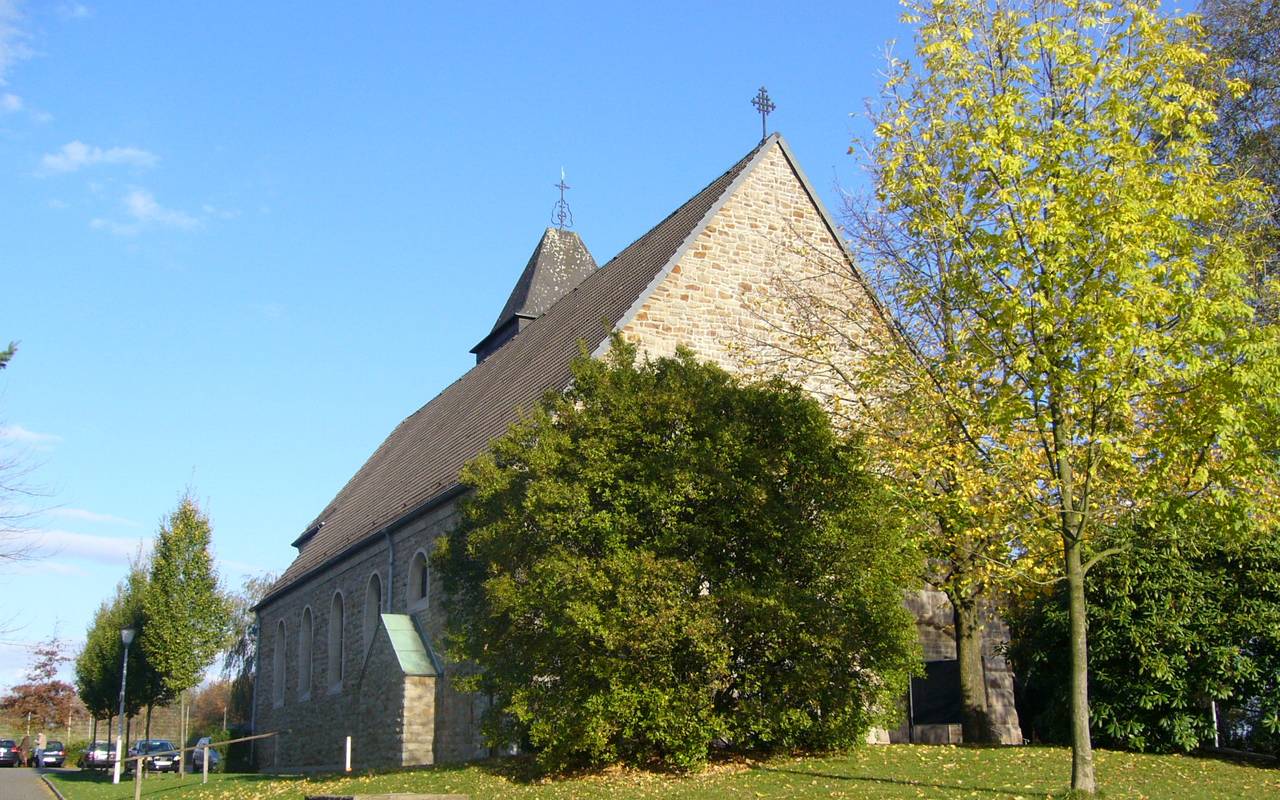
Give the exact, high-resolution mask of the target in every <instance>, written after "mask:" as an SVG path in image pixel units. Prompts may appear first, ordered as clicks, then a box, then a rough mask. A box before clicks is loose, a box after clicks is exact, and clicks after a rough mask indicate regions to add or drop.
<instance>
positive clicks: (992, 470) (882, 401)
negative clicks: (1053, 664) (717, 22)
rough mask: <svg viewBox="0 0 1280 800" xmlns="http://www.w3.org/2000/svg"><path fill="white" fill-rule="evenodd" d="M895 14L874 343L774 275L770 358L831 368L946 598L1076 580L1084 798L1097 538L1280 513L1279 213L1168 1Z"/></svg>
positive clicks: (1010, 2)
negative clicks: (1176, 521)
mask: <svg viewBox="0 0 1280 800" xmlns="http://www.w3.org/2000/svg"><path fill="white" fill-rule="evenodd" d="M906 6H907V12H906V14H905V19H906V21H907V22H909V23H911V24H914V25H915V27H916V37H915V54H916V58H915V62H916V63H914V64H912V63H908V62H906V61H901V60H897V59H890V65H889V69H888V71H887V77H886V83H885V87H884V93H883V96H882V98H881V100H880V102H879V103H878V104H876V105H875V107H874V108H873V109H872V120H873V122H874V123H875V126H876V127H875V140H874V142H872V143H871V144H870V145H869V146H868V147H867V148H866V153H867V162H868V166H869V168H870V172H871V175H872V178H873V180H874V184H875V195H874V198H873V199H871V200H870V201H868V203H867V204H866V205H865V206H860V207H855V208H854V209H852V213H851V215H850V218H851V220H852V221H853V222H854V223H855V224H854V225H853V228H854V233H855V244H856V245H857V246H858V247H857V249H858V250H859V253H858V255H859V256H860V260H861V262H862V266H863V267H864V269H865V270H866V272H867V274H868V275H869V276H870V277H871V281H872V283H873V287H872V288H873V289H874V290H875V291H876V293H877V295H878V297H879V301H880V310H881V312H882V314H881V318H882V319H883V320H884V322H885V324H884V325H881V326H876V325H868V324H865V322H860V321H858V320H854V319H853V317H852V316H851V315H850V312H849V311H848V308H852V307H854V306H853V304H852V303H850V304H848V306H847V307H842V306H841V302H840V299H839V298H837V297H832V296H825V297H819V296H816V295H815V294H814V293H813V292H810V291H807V288H806V286H805V284H804V282H803V281H801V280H796V281H795V282H792V283H790V284H788V283H786V279H785V278H784V279H782V280H780V281H778V282H777V283H776V284H775V286H774V289H775V295H774V296H775V298H780V299H781V301H782V302H784V303H788V304H789V305H790V307H792V308H793V309H796V313H795V314H794V315H792V316H793V319H792V320H791V324H790V326H789V327H788V329H787V330H780V331H778V334H779V338H778V344H777V347H778V348H780V349H781V350H783V351H785V355H786V356H787V357H788V358H792V359H798V360H800V361H802V362H803V361H808V362H811V363H815V364H821V365H822V366H823V367H824V368H830V366H831V365H841V372H840V374H841V375H842V376H843V377H844V380H845V383H846V388H847V389H848V393H847V394H848V397H846V398H842V399H844V400H848V401H852V402H851V403H850V404H846V405H845V409H846V412H847V415H848V418H849V420H850V422H851V424H853V425H856V426H861V427H863V428H865V429H866V430H868V431H869V432H870V435H869V437H868V441H869V442H870V443H871V444H872V445H873V446H876V447H878V449H879V452H880V454H881V458H882V460H883V463H884V464H885V468H886V469H888V470H889V471H891V472H892V473H893V474H894V475H895V477H896V478H897V479H898V481H899V483H900V486H901V487H902V488H903V490H904V492H903V493H904V495H910V496H912V497H913V499H914V503H915V508H916V509H917V510H918V511H920V512H922V513H921V518H923V519H931V520H932V531H931V533H932V535H933V536H934V537H935V540H934V543H933V546H932V552H933V555H934V556H935V559H936V563H937V564H938V565H939V568H940V569H939V571H940V577H941V581H942V585H943V586H944V588H945V589H946V590H947V591H948V594H949V595H950V596H951V597H952V599H953V602H954V601H955V600H956V599H957V598H960V600H961V602H962V603H963V602H964V598H965V597H966V596H980V595H981V594H983V593H985V592H987V591H990V589H991V588H992V587H993V586H998V585H1000V584H1001V583H1003V582H1004V578H1005V577H1006V576H1007V575H1009V574H1010V573H1011V570H1014V569H1016V570H1020V571H1022V574H1023V575H1024V576H1026V577H1031V578H1034V579H1036V580H1038V581H1039V582H1040V583H1044V582H1045V581H1057V580H1062V581H1065V582H1066V586H1067V590H1068V591H1067V594H1068V598H1069V609H1070V614H1069V616H1070V641H1071V647H1070V654H1071V670H1070V674H1071V688H1070V692H1069V696H1070V698H1071V706H1072V708H1071V724H1072V744H1073V760H1072V788H1073V789H1075V790H1077V791H1079V792H1080V793H1082V794H1092V793H1093V792H1094V791H1095V790H1096V788H1097V781H1096V778H1095V774H1094V767H1093V757H1092V747H1091V744H1090V733H1089V705H1088V688H1087V685H1088V682H1087V674H1088V673H1087V633H1086V627H1085V606H1084V603H1085V593H1084V587H1085V581H1086V576H1087V574H1088V571H1089V568H1090V566H1092V564H1094V563H1096V562H1097V561H1098V560H1099V559H1101V558H1104V557H1105V556H1106V555H1107V552H1106V549H1104V548H1099V547H1096V546H1095V545H1094V542H1095V540H1096V539H1097V538H1098V533H1099V532H1103V531H1108V530H1112V529H1115V528H1116V527H1117V526H1122V525H1125V524H1126V523H1128V522H1129V521H1131V520H1132V519H1133V518H1134V517H1135V515H1137V514H1140V513H1147V512H1150V511H1151V510H1153V509H1154V508H1156V507H1158V506H1159V505H1160V504H1162V503H1167V502H1174V501H1176V499H1177V498H1186V497H1190V496H1194V497H1197V498H1198V499H1199V501H1200V502H1203V503H1208V504H1209V506H1210V507H1211V508H1212V507H1215V506H1217V507H1221V508H1227V507H1228V506H1237V504H1238V502H1239V501H1240V499H1241V498H1245V499H1247V500H1248V501H1250V502H1251V504H1252V509H1251V511H1250V513H1252V514H1254V515H1257V516H1259V517H1262V516H1265V515H1267V514H1269V513H1273V509H1274V508H1275V505H1276V503H1275V499H1276V495H1277V491H1276V476H1277V455H1278V451H1280V447H1278V446H1277V427H1276V421H1277V418H1278V417H1280V394H1277V392H1276V391H1275V387H1276V386H1278V385H1280V333H1278V331H1277V327H1276V323H1275V321H1274V320H1271V319H1266V318H1263V317H1260V316H1258V315H1256V313H1255V310H1254V309H1255V306H1256V305H1257V303H1256V301H1257V299H1258V295H1259V293H1266V292H1274V291H1275V289H1276V287H1275V285H1274V281H1272V283H1270V284H1267V283H1266V282H1265V281H1264V282H1262V283H1260V282H1259V281H1258V280H1257V279H1256V275H1257V270H1256V265H1257V259H1258V258H1259V255H1258V254H1259V252H1260V250H1259V246H1258V243H1259V237H1258V230H1259V227H1260V225H1261V224H1262V223H1263V222H1264V221H1265V219H1266V214H1267V211H1268V208H1269V198H1268V197H1267V195H1266V193H1265V191H1264V189H1263V187H1262V186H1261V184H1259V183H1258V182H1257V181H1255V180H1253V179H1252V178H1250V177H1249V176H1247V175H1242V174H1240V173H1239V172H1237V171H1233V170H1230V169H1227V168H1225V167H1224V165H1223V164H1222V163H1220V162H1219V161H1217V160H1215V157H1214V149H1213V147H1212V142H1211V139H1212V133H1213V126H1214V122H1215V118H1216V113H1217V111H1216V110H1217V109H1218V108H1220V107H1221V100H1222V98H1223V97H1224V96H1225V95H1226V94H1228V93H1239V92H1242V91H1243V90H1244V88H1245V87H1244V86H1243V85H1242V84H1240V83H1239V82H1238V81H1236V80H1234V79H1233V78H1232V77H1231V73H1230V71H1229V66H1230V65H1229V64H1227V63H1226V62H1225V61H1224V60H1223V59H1221V58H1219V57H1218V56H1217V55H1216V54H1215V53H1214V52H1213V51H1212V49H1211V48H1210V47H1209V45H1208V44H1207V43H1206V40H1205V36H1204V32H1203V30H1202V28H1201V26H1200V24H1199V22H1198V20H1197V19H1196V18H1195V17H1193V16H1169V15H1166V14H1165V13H1164V12H1163V10H1162V9H1161V7H1160V3H1159V2H1158V0H1131V1H1130V2H1117V3H1110V2H1084V1H1083V0H1065V1H1062V0H1060V1H1058V2H1052V1H1051V0H986V2H981V1H980V0H932V1H930V2H926V1H925V0H908V2H907V3H906ZM841 269H845V268H844V267H843V266H842V265H835V264H833V265H832V270H833V271H836V272H839V271H840V270H841ZM858 280H859V276H857V275H850V276H849V280H848V285H849V287H850V290H849V291H850V294H851V295H852V294H857V293H859V292H863V291H865V289H864V288H863V287H861V286H858V285H857V283H858ZM1229 501H1230V502H1229ZM1224 527H1225V526H1224ZM959 610H960V609H959V608H958V609H957V611H958V612H959ZM960 621H961V620H960V618H959V616H957V623H958V625H957V636H958V638H959V637H960V636H961V635H962V634H963V631H962V630H960V625H959V623H960ZM962 659H963V655H962ZM961 668H962V671H963V670H964V663H963V660H962V664H961Z"/></svg>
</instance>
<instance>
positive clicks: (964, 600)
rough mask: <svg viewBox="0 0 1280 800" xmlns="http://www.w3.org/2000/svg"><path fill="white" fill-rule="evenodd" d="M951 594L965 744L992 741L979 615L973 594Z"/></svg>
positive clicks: (992, 734)
mask: <svg viewBox="0 0 1280 800" xmlns="http://www.w3.org/2000/svg"><path fill="white" fill-rule="evenodd" d="M949 594H951V595H952V596H951V618H952V621H953V623H954V626H955V630H956V661H957V666H958V667H959V669H960V701H961V704H962V706H963V708H962V717H961V724H962V730H963V736H964V741H965V743H966V744H990V743H992V742H995V741H996V736H995V730H994V726H992V724H991V715H990V713H989V712H988V710H987V674H986V669H985V668H984V666H983V663H982V630H983V624H982V615H981V613H980V612H979V610H978V602H977V600H976V599H975V598H973V597H965V596H962V595H961V593H960V592H958V591H957V592H954V593H949Z"/></svg>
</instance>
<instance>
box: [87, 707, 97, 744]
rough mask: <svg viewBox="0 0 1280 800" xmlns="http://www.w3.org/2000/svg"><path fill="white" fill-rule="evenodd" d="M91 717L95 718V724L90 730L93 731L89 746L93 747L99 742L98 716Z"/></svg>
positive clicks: (90, 735)
mask: <svg viewBox="0 0 1280 800" xmlns="http://www.w3.org/2000/svg"><path fill="white" fill-rule="evenodd" d="M91 716H92V717H93V723H92V725H91V727H90V728H89V730H90V731H91V733H90V734H89V744H90V745H92V744H93V743H94V742H96V741H98V715H97V714H92V715H91Z"/></svg>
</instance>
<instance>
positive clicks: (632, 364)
mask: <svg viewBox="0 0 1280 800" xmlns="http://www.w3.org/2000/svg"><path fill="white" fill-rule="evenodd" d="M635 358H636V353H635V349H634V347H632V346H630V345H628V344H626V343H625V342H624V341H622V340H621V339H620V338H615V339H614V341H613V343H612V349H611V352H610V355H609V356H608V359H607V361H605V362H601V361H596V360H592V359H590V358H587V357H586V356H585V355H584V356H583V357H581V358H579V359H578V360H577V361H575V363H574V365H573V383H572V386H571V387H570V388H569V389H568V390H567V392H566V393H565V394H564V395H563V396H560V395H553V396H549V397H548V398H546V399H545V400H544V401H543V403H542V404H541V405H540V406H539V407H538V409H537V410H535V411H534V412H533V413H532V414H530V415H529V416H528V417H527V418H525V419H523V420H522V421H521V422H519V423H518V424H515V425H513V426H512V428H511V430H510V431H509V432H508V433H507V434H506V435H504V436H502V437H500V438H499V439H498V440H496V441H495V442H494V443H493V445H492V449H491V451H490V452H487V453H485V454H482V455H480V456H478V457H477V458H476V459H475V460H473V461H472V462H471V463H470V464H469V465H468V466H467V467H466V468H465V469H464V471H463V480H464V482H465V484H466V485H468V486H469V487H471V488H472V489H473V491H474V494H473V495H472V497H471V498H470V499H469V500H468V501H467V502H466V503H465V504H464V513H463V519H462V522H461V524H460V526H459V528H458V529H457V530H456V531H455V532H454V533H452V534H451V535H449V536H448V537H447V538H446V539H444V540H442V543H441V549H440V550H439V551H438V552H437V554H436V563H437V566H438V568H439V569H440V572H441V574H442V577H443V580H444V587H445V590H446V597H447V598H448V599H447V600H446V604H447V609H448V612H449V614H448V620H449V636H448V642H449V648H450V653H451V654H452V655H453V656H454V657H455V658H457V659H460V660H465V661H469V662H471V663H473V664H475V666H476V667H477V668H478V672H476V673H475V674H473V675H470V676H467V677H465V678H463V679H462V680H460V681H459V685H460V686H463V687H464V688H466V689H470V690H474V691H485V692H487V693H489V695H490V696H491V697H492V698H493V705H492V709H491V712H490V715H489V717H488V720H487V727H486V730H487V733H488V736H489V737H490V741H491V742H492V743H494V744H495V745H496V744H503V743H507V742H510V741H512V740H516V739H519V738H520V737H527V741H528V742H529V743H530V744H532V746H533V747H534V748H535V749H536V750H538V752H539V758H540V760H541V762H542V763H543V764H544V765H545V766H547V767H551V768H563V767H566V766H570V765H573V764H581V763H589V764H599V763H608V762H612V761H624V762H627V763H632V764H653V763H658V764H664V765H667V766H672V767H678V768H689V767H692V766H694V765H696V764H698V763H700V762H701V761H702V760H703V759H704V758H705V757H706V755H707V752H708V749H709V748H710V746H711V744H712V742H713V741H714V740H717V739H723V740H727V741H728V742H730V743H731V744H732V745H734V746H737V747H741V748H763V749H779V748H793V747H813V748H824V747H835V746H848V745H852V744H855V743H858V742H860V741H862V740H863V738H864V737H865V735H866V732H867V730H868V729H869V728H870V726H871V725H872V724H874V723H876V722H883V721H888V720H889V719H890V718H891V717H893V716H896V713H897V703H898V698H899V697H900V696H901V693H902V692H904V691H905V688H906V680H907V678H908V675H909V674H910V673H911V672H912V671H914V670H917V669H918V668H919V655H918V652H917V650H916V643H915V629H914V625H913V624H912V621H911V618H910V615H909V614H908V613H907V612H906V610H905V608H904V606H903V603H902V595H901V590H902V587H903V586H904V585H906V584H907V583H909V582H910V581H911V579H912V577H913V576H914V575H916V574H918V569H919V562H918V560H917V557H916V555H915V553H914V551H913V550H912V549H911V548H910V547H909V546H907V545H905V544H904V537H902V535H901V530H900V528H899V526H898V523H897V514H896V513H895V512H894V510H893V509H891V508H889V507H888V503H887V499H886V496H885V494H884V492H883V491H882V489H881V487H880V485H879V484H878V482H877V481H876V480H875V479H874V478H873V477H872V476H871V475H870V474H869V473H868V472H867V471H866V469H865V465H864V455H863V453H862V450H861V448H860V447H859V446H858V444H857V443H856V442H851V441H845V440H842V439H840V438H839V437H838V436H837V435H836V434H835V433H834V432H833V431H832V428H831V425H830V422H829V420H828V418H827V415H826V414H825V413H824V411H823V410H822V408H821V407H820V406H819V405H818V404H817V403H816V402H815V401H814V400H813V399H811V398H810V397H808V396H807V395H805V394H804V393H803V392H802V391H801V390H800V389H798V388H795V387H792V386H788V385H784V384H781V383H778V382H774V383H768V384H752V385H748V384H743V383H740V382H739V381H737V380H735V379H734V378H732V377H730V376H729V375H728V374H727V373H725V372H724V371H722V370H721V369H719V368H718V367H715V366H711V365H707V364H700V363H698V362H696V361H695V360H694V359H693V358H692V356H691V355H689V354H688V353H687V352H682V353H681V354H680V355H678V356H677V357H676V358H674V359H659V360H657V361H644V362H642V363H636V361H635Z"/></svg>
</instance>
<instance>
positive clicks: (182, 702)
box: [178, 689, 187, 779]
mask: <svg viewBox="0 0 1280 800" xmlns="http://www.w3.org/2000/svg"><path fill="white" fill-rule="evenodd" d="M178 731H179V733H178V778H179V779H182V778H185V777H186V776H187V760H186V759H185V758H183V756H184V755H185V753H183V752H182V748H184V747H186V746H187V690H186V689H183V690H182V692H180V693H179V694H178Z"/></svg>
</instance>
